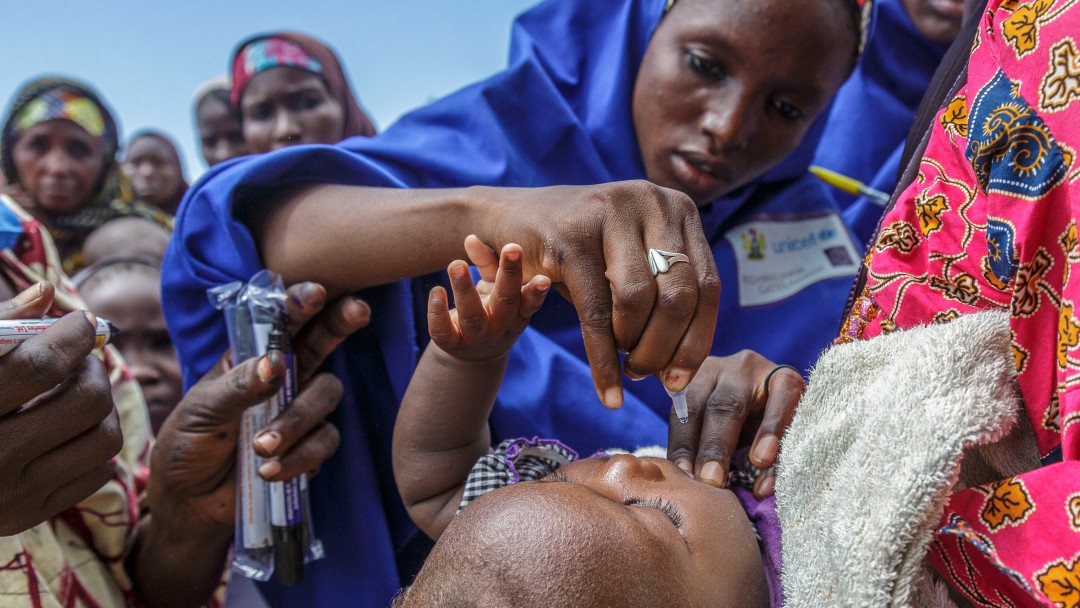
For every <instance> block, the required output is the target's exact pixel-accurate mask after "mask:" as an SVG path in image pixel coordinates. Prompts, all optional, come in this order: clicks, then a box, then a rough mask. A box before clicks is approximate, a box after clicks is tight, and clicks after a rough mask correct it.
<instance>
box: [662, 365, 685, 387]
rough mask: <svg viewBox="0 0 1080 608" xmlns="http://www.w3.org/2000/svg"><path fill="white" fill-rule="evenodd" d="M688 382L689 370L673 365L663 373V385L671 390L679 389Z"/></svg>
mask: <svg viewBox="0 0 1080 608" xmlns="http://www.w3.org/2000/svg"><path fill="white" fill-rule="evenodd" d="M687 384H690V371H689V370H685V369H681V368H678V367H673V368H671V369H669V370H668V371H667V374H665V375H664V386H666V387H668V388H669V389H671V390H673V391H681V390H683V389H684V388H686V385H687Z"/></svg>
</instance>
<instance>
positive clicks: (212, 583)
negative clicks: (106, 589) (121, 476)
mask: <svg viewBox="0 0 1080 608" xmlns="http://www.w3.org/2000/svg"><path fill="white" fill-rule="evenodd" d="M231 536H232V528H231V526H221V525H185V524H184V523H182V522H178V521H170V522H166V521H164V518H159V519H157V520H155V519H154V517H153V515H148V516H146V517H144V518H143V520H142V521H141V522H140V524H139V530H138V535H137V537H136V541H135V546H134V548H133V549H132V551H131V554H130V555H129V556H128V559H127V570H128V573H129V574H130V575H131V579H132V583H133V584H134V586H135V593H136V595H137V596H138V598H139V600H140V603H141V604H142V605H145V606H202V605H205V604H206V602H207V600H209V599H210V596H211V595H212V594H213V592H214V589H215V588H216V587H217V584H218V582H219V581H220V580H221V576H222V573H223V572H224V570H225V566H226V559H227V555H228V549H229V539H230V538H231Z"/></svg>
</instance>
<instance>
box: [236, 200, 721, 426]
mask: <svg viewBox="0 0 1080 608" xmlns="http://www.w3.org/2000/svg"><path fill="white" fill-rule="evenodd" d="M238 216H239V217H240V218H241V220H243V221H245V223H247V225H248V226H249V227H250V228H251V230H252V234H253V236H254V237H255V241H256V243H257V244H258V246H259V251H260V254H261V255H262V258H263V262H264V264H265V265H266V267H267V268H270V269H273V270H275V271H276V272H279V273H281V274H282V276H283V277H284V278H285V280H286V281H287V282H288V281H295V280H300V279H304V280H315V281H318V282H320V283H323V284H324V285H326V286H327V289H328V290H329V291H330V293H331V294H340V293H349V292H352V291H355V290H357V289H361V288H364V287H369V286H372V285H380V284H385V283H389V282H392V281H396V280H399V279H401V278H402V277H413V276H418V275H422V274H425V273H430V272H434V271H436V270H438V269H439V268H442V267H445V265H446V264H448V263H449V262H450V261H451V260H454V259H456V258H460V257H462V253H463V252H462V247H461V243H462V240H463V239H464V238H465V236H466V235H468V234H473V233H475V234H476V235H477V236H478V237H479V238H480V241H481V242H483V243H484V244H486V245H487V246H488V247H490V248H491V249H492V250H493V251H498V250H499V249H501V248H502V246H503V245H505V244H507V243H509V242H511V241H513V242H516V243H520V244H521V245H522V247H523V250H524V252H525V253H524V254H523V258H522V269H523V275H522V278H523V280H526V281H527V280H529V279H530V278H531V277H533V276H536V275H544V276H547V277H550V278H551V280H552V282H553V283H554V284H555V286H556V288H558V289H560V291H562V292H563V293H565V294H567V295H568V296H569V297H570V298H571V300H572V301H573V302H574V305H575V306H576V307H577V310H578V314H579V316H580V318H581V328H582V334H583V338H584V341H585V348H586V351H587V353H588V357H589V364H590V367H591V369H592V374H593V381H594V384H595V385H596V390H597V395H598V397H599V398H600V400H601V402H602V403H604V404H605V405H606V406H608V407H611V408H615V407H619V406H621V405H622V385H621V378H620V372H621V371H622V370H620V365H619V359H618V350H619V349H623V350H626V351H629V355H628V356H627V358H626V371H627V373H629V374H631V375H634V376H647V375H651V374H660V375H661V378H663V379H664V382H665V384H666V385H667V386H668V387H669V388H671V389H673V390H681V389H682V388H684V387H685V386H686V385H687V384H688V383H689V382H690V379H691V378H692V377H693V374H694V373H695V372H696V370H697V368H698V367H699V366H700V365H701V363H702V362H703V361H704V360H705V357H706V356H707V355H708V353H709V346H710V344H711V341H712V337H713V331H714V329H715V326H716V315H717V310H718V308H719V299H720V284H719V280H718V278H717V272H716V265H715V262H714V261H713V257H712V252H711V250H710V248H709V244H708V242H707V241H706V239H705V237H704V234H703V232H702V228H701V222H700V217H699V216H698V213H697V208H696V207H695V206H694V203H693V201H691V200H690V198H689V197H687V196H686V195H684V194H682V193H679V192H676V191H674V190H669V189H666V188H661V187H659V186H655V185H653V184H651V183H649V182H645V181H635V182H619V183H613V184H601V185H597V186H554V187H548V188H486V187H472V188H463V189H447V190H417V189H413V190H400V189H381V188H366V187H356V186H332V185H318V186H309V187H305V188H301V189H295V190H291V191H287V192H285V193H284V194H282V195H280V196H279V198H278V199H277V200H276V201H267V200H266V199H265V198H261V199H259V200H258V201H254V200H253V201H252V202H251V203H247V204H245V203H244V202H243V199H242V198H241V199H240V202H238ZM343 243H344V244H347V246H342V244H343ZM649 248H656V249H663V250H667V251H678V252H685V253H686V254H687V255H688V256H689V258H690V261H691V263H690V264H676V265H674V266H673V267H672V268H671V270H670V271H669V272H666V273H664V274H661V275H660V276H658V277H655V278H654V277H653V276H652V275H651V273H650V271H649V268H648V263H647V260H646V251H647V250H648V249H649ZM330 258H333V259H335V260H336V261H337V263H334V264H327V263H326V260H327V259H330Z"/></svg>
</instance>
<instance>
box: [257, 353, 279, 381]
mask: <svg viewBox="0 0 1080 608" xmlns="http://www.w3.org/2000/svg"><path fill="white" fill-rule="evenodd" d="M274 352H276V351H273V352H271V353H269V354H267V355H266V356H265V357H263V358H262V359H259V364H258V366H256V368H255V373H257V374H258V375H259V380H260V381H262V383H263V384H269V383H270V381H271V380H273V379H274V364H273V363H271V362H270V357H271V355H273V354H274Z"/></svg>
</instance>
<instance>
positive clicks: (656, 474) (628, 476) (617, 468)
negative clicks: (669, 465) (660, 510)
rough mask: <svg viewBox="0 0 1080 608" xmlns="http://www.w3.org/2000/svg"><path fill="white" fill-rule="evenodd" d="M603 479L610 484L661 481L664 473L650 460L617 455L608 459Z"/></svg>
mask: <svg viewBox="0 0 1080 608" xmlns="http://www.w3.org/2000/svg"><path fill="white" fill-rule="evenodd" d="M604 478H605V479H607V480H608V481H610V482H627V481H661V480H663V479H664V471H663V470H662V469H661V468H660V467H659V466H657V464H656V463H655V462H653V461H651V460H644V459H641V458H637V457H636V456H631V455H630V454H619V455H617V456H612V457H611V458H610V459H608V464H607V467H606V469H605V471H604Z"/></svg>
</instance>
